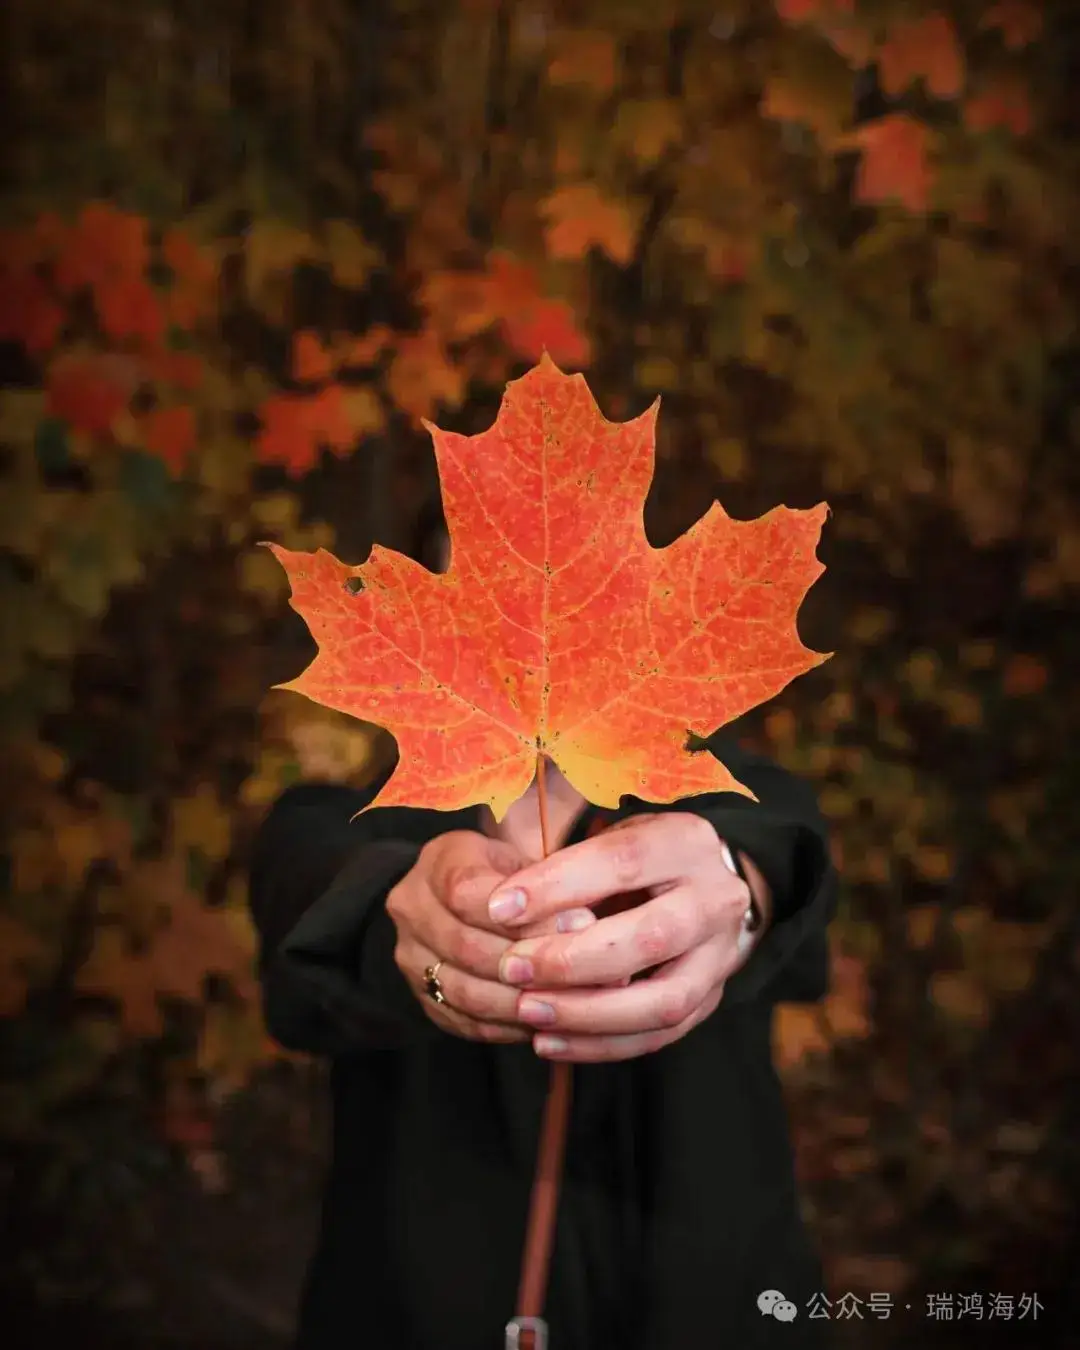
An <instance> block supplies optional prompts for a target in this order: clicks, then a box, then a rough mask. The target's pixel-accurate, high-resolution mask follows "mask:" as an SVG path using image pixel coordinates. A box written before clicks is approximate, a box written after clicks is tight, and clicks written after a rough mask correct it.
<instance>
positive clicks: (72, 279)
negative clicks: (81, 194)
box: [54, 201, 150, 294]
mask: <svg viewBox="0 0 1080 1350" xmlns="http://www.w3.org/2000/svg"><path fill="white" fill-rule="evenodd" d="M57 242H58V244H59V249H58V254H57V258H56V266H55V269H54V277H55V280H56V285H57V288H58V289H59V290H60V291H61V292H62V293H64V294H68V293H70V292H72V291H77V290H80V289H82V288H83V287H86V286H100V285H103V284H104V283H105V282H107V281H109V280H115V279H118V278H125V279H131V278H135V277H140V278H141V277H142V276H143V274H144V273H145V271H146V266H147V262H148V261H149V253H150V246H149V239H148V229H147V224H146V221H145V220H144V219H143V217H142V216H136V215H130V214H128V213H127V212H126V211H121V210H119V209H118V208H117V207H115V206H113V205H112V204H111V203H110V202H97V201H95V202H88V203H87V204H86V205H85V206H84V207H83V209H82V210H81V211H80V213H79V215H78V217H77V219H76V221H75V223H74V225H73V226H72V227H71V228H70V229H69V230H67V231H65V233H64V235H63V238H62V239H60V240H58V241H57Z"/></svg>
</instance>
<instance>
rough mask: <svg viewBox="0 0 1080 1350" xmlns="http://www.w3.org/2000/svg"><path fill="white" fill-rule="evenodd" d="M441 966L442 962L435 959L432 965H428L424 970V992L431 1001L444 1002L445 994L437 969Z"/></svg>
mask: <svg viewBox="0 0 1080 1350" xmlns="http://www.w3.org/2000/svg"><path fill="white" fill-rule="evenodd" d="M441 968H442V962H441V961H436V962H435V964H434V965H433V966H428V967H427V968H426V969H425V970H424V993H425V994H427V996H428V998H429V999H431V1001H432V1002H433V1003H445V1002H446V995H445V994H444V993H443V987H442V983H441V982H440V980H439V971H440V969H441Z"/></svg>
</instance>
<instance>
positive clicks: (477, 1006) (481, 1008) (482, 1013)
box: [464, 985, 505, 1023]
mask: <svg viewBox="0 0 1080 1350" xmlns="http://www.w3.org/2000/svg"><path fill="white" fill-rule="evenodd" d="M464 997H465V1001H466V1005H467V1007H468V1010H469V1012H470V1013H471V1014H472V1015H473V1017H476V1018H479V1019H480V1020H482V1021H483V1022H485V1023H492V1022H494V1021H497V1020H498V1018H499V1016H500V1015H501V1014H502V1013H503V1012H504V1011H505V1010H504V1009H503V1008H502V1007H501V1006H500V1002H501V1000H500V999H499V991H498V990H497V989H490V990H489V989H486V988H485V987H484V986H483V985H479V986H478V987H472V986H470V988H469V989H468V991H467V993H466V994H465V996H464Z"/></svg>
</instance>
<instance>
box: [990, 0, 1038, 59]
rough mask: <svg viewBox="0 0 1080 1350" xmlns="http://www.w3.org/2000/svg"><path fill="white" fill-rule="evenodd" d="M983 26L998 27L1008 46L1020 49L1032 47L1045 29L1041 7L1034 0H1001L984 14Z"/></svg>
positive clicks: (1012, 48)
mask: <svg viewBox="0 0 1080 1350" xmlns="http://www.w3.org/2000/svg"><path fill="white" fill-rule="evenodd" d="M980 26H981V27H982V28H997V29H998V30H999V31H1000V33H1001V36H1002V38H1003V39H1004V42H1005V45H1006V47H1008V48H1009V49H1010V51H1019V50H1020V49H1021V48H1022V47H1030V46H1031V44H1032V43H1033V42H1034V41H1035V39H1036V38H1037V37H1038V36H1039V34H1040V33H1041V32H1042V29H1043V16H1042V12H1041V10H1040V7H1039V6H1038V5H1036V4H1033V3H1032V0H1000V3H999V4H996V5H994V6H993V8H992V9H990V10H988V11H987V12H986V14H984V15H983V18H982V23H981V25H980Z"/></svg>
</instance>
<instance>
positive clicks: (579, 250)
mask: <svg viewBox="0 0 1080 1350" xmlns="http://www.w3.org/2000/svg"><path fill="white" fill-rule="evenodd" d="M540 210H541V213H542V215H543V216H544V218H545V219H546V220H547V222H548V225H547V231H546V238H547V247H548V253H549V254H550V255H551V256H552V257H553V258H571V259H577V258H583V257H584V256H585V254H586V253H588V251H589V249H590V248H594V247H595V248H598V249H600V250H602V251H603V252H604V253H606V254H607V255H608V257H609V258H610V259H611V260H612V261H613V262H617V263H619V264H620V265H622V266H624V267H625V266H626V264H627V263H628V262H629V261H630V259H631V258H632V257H633V256H634V241H635V239H636V237H637V230H636V229H635V227H634V222H633V220H632V219H631V216H630V212H629V211H628V210H627V208H626V205H625V204H624V203H623V202H615V201H611V200H609V199H608V198H607V197H604V196H603V195H602V194H601V192H600V189H599V188H598V187H597V186H596V185H595V183H571V184H568V185H567V186H566V187H561V188H559V189H558V190H557V191H555V192H553V193H552V194H551V196H550V197H548V198H547V200H546V201H545V202H544V203H543V205H542V206H541V208H540Z"/></svg>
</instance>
